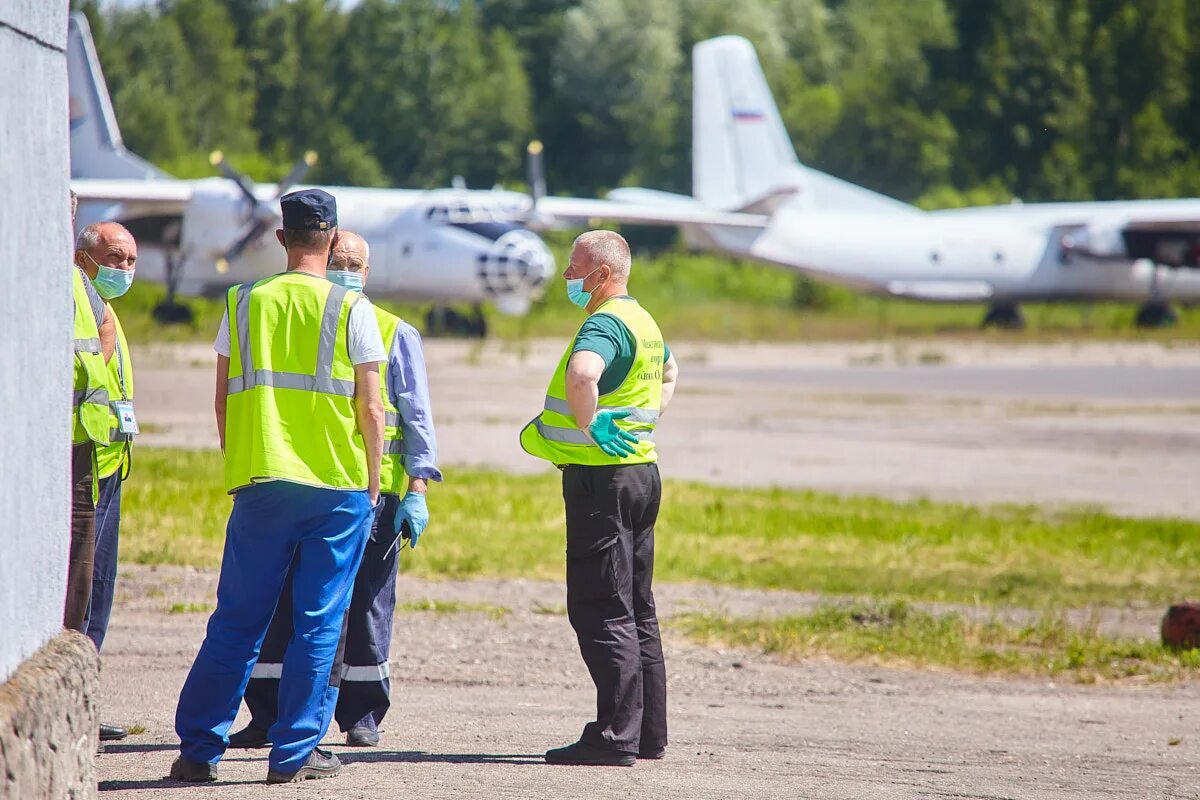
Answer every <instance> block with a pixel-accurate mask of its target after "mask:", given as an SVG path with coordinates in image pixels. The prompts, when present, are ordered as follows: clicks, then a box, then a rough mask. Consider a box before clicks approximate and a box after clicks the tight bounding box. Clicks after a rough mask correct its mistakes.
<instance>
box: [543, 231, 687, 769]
mask: <svg viewBox="0 0 1200 800" xmlns="http://www.w3.org/2000/svg"><path fill="white" fill-rule="evenodd" d="M630 262H631V257H630V253H629V245H628V244H627V243H626V242H625V240H624V239H623V238H622V237H621V236H620V235H619V234H616V233H614V232H612V231H604V230H596V231H588V232H587V233H585V234H583V235H581V236H580V237H579V238H578V239H576V240H575V245H574V247H573V248H572V249H571V259H570V263H569V264H568V265H567V268H566V269H565V270H564V271H563V277H564V278H565V279H566V281H567V297H568V298H569V299H570V300H571V302H572V303H574V304H575V305H577V306H579V307H580V308H583V309H585V310H586V311H587V312H588V314H589V316H588V318H587V319H586V320H585V321H584V323H583V325H582V326H581V327H580V328H579V332H578V333H576V334H575V338H574V339H573V340H572V341H571V343H570V344H569V345H568V346H567V349H566V352H564V353H563V356H562V358H561V359H560V360H559V363H558V367H557V369H556V370H555V372H554V374H553V376H552V377H551V379H550V386H549V387H548V388H547V389H546V399H545V403H544V406H543V408H542V411H541V413H540V414H539V415H538V416H537V417H536V418H534V419H533V420H532V421H531V422H530V423H529V424H528V425H526V426H525V428H524V430H522V431H521V446H522V447H523V448H525V450H526V452H528V453H529V454H530V455H533V456H537V457H538V458H543V459H546V460H548V461H550V462H551V463H553V464H555V465H557V466H558V467H559V468H560V469H561V470H562V473H563V476H562V479H563V500H564V501H565V503H566V516H567V536H566V544H567V616H568V618H569V619H570V622H571V627H572V628H574V629H575V634H576V637H577V638H578V640H579V649H580V652H581V653H582V655H583V660H584V663H585V664H586V665H587V668H588V671H589V672H590V673H591V677H592V682H593V683H595V685H596V719H595V721H593V722H589V723H588V724H587V725H586V726H584V729H583V733H582V735H581V736H580V737H579V741H577V742H574V743H572V744H569V745H567V746H566V747H559V748H556V749H553V750H549V751H547V753H546V761H548V762H550V763H552V764H580V765H594V766H631V765H632V764H633V763H634V762H635V761H636V760H637V759H638V758H653V759H656V758H662V757H663V755H664V754H665V752H666V746H667V675H666V667H665V665H664V662H663V653H662V641H661V638H660V636H659V630H658V618H657V615H656V613H655V607H654V594H653V591H652V589H651V584H652V582H653V578H654V523H655V521H656V519H657V518H658V509H659V502H660V499H661V495H662V481H661V479H660V477H659V474H658V464H657V461H658V453H657V451H656V450H655V445H654V429H655V426H656V425H657V423H658V419H659V416H660V415H661V414H662V413H663V412H664V411H665V410H666V408H667V404H668V403H670V401H671V397H672V396H673V395H674V392H675V382H676V378H677V376H678V368H677V366H676V363H675V357H674V356H673V355H671V351H670V349H669V348H668V347H667V346H666V344H665V343H664V342H663V337H662V333H661V332H660V331H659V328H658V324H657V323H656V322H655V321H654V318H653V317H652V316H650V313H649V312H648V311H646V310H645V309H643V308H642V307H641V306H640V305H639V304H638V302H637V301H636V300H634V299H633V297H631V296H630V295H629V290H628V284H629V272H630Z"/></svg>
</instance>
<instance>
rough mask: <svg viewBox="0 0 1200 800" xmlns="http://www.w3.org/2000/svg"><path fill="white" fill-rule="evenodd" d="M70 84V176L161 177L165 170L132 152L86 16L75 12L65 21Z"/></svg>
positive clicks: (163, 175) (68, 80)
mask: <svg viewBox="0 0 1200 800" xmlns="http://www.w3.org/2000/svg"><path fill="white" fill-rule="evenodd" d="M67 82H68V84H69V93H70V103H71V105H70V112H71V177H72V178H142V179H151V178H163V177H167V176H166V175H165V174H164V173H163V172H161V171H160V170H158V169H157V168H155V167H154V166H153V165H152V164H150V163H149V162H148V161H146V160H145V159H142V158H139V157H138V156H136V155H134V154H133V153H130V152H129V151H128V150H126V149H125V144H124V143H123V142H122V141H121V129H120V128H119V127H118V126H117V117H116V114H114V113H113V107H112V101H111V99H110V98H109V96H108V86H107V84H105V82H104V73H103V72H101V70H100V59H99V58H97V57H96V47H95V45H94V44H93V42H92V30H91V27H90V26H89V25H88V21H87V17H85V16H84V15H83V14H81V13H79V12H75V13H74V14H71V17H70V21H69V22H68V23H67Z"/></svg>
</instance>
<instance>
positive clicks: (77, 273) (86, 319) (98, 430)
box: [71, 267, 109, 445]
mask: <svg viewBox="0 0 1200 800" xmlns="http://www.w3.org/2000/svg"><path fill="white" fill-rule="evenodd" d="M71 279H72V285H71V293H72V296H73V299H74V304H75V311H74V323H73V329H74V330H73V333H72V337H71V338H72V349H73V350H74V376H73V378H72V384H71V417H72V422H71V443H72V444H82V443H84V442H87V441H91V442H93V443H95V444H97V445H103V444H107V442H108V422H109V420H108V411H109V408H108V402H109V394H108V389H107V374H108V367H107V365H106V364H105V363H104V355H103V354H102V353H101V352H100V324H99V323H100V319H102V318H103V317H102V315H103V306H102V307H101V314H100V315H99V316H98V315H97V312H96V308H95V306H94V305H93V304H92V299H91V298H92V294H94V291H93V292H92V293H89V287H90V285H91V284H90V282H89V280H88V277H87V276H86V275H84V273H83V270H81V269H79V268H78V267H75V268H74V269H73V271H72V275H71Z"/></svg>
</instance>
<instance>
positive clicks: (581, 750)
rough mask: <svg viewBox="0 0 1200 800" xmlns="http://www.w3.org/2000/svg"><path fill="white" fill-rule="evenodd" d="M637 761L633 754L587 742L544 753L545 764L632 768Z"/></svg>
mask: <svg viewBox="0 0 1200 800" xmlns="http://www.w3.org/2000/svg"><path fill="white" fill-rule="evenodd" d="M635 761H637V756H636V755H634V754H633V753H622V752H621V751H620V750H609V749H608V748H605V747H596V746H595V745H591V744H588V743H587V742H575V743H574V744H569V745H567V746H566V747H556V748H555V749H553V750H547V751H546V763H547V764H574V765H577V766H586V767H632V766H633V763H634V762H635Z"/></svg>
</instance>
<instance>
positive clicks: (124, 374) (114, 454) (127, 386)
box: [96, 304, 133, 478]
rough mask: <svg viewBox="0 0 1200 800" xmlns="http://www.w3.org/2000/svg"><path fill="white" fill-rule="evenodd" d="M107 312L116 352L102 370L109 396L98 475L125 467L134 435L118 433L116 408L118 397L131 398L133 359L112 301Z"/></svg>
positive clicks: (97, 456) (97, 458)
mask: <svg viewBox="0 0 1200 800" xmlns="http://www.w3.org/2000/svg"><path fill="white" fill-rule="evenodd" d="M109 313H111V314H112V316H113V324H114V325H115V326H116V329H117V351H116V352H115V353H113V357H112V358H110V359H109V360H108V364H107V366H106V369H105V376H106V378H107V383H106V385H107V388H108V397H109V403H108V441H107V443H105V444H98V445H96V472H97V474H98V475H99V476H100V477H101V478H107V477H108V476H109V475H112V474H113V473H115V472H116V471H117V470H119V469H121V468H122V467H124V466H125V464H126V462H127V461H128V458H129V451H130V449H131V448H132V447H133V434H131V433H121V432H120V430H119V427H120V423H119V422H118V420H117V411H116V402H117V401H118V400H133V361H132V359H131V358H130V357H129V342H128V341H126V340H125V329H124V328H123V327H121V318H120V317H118V316H117V312H116V309H114V308H113V307H112V305H111V304H110V305H109Z"/></svg>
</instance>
